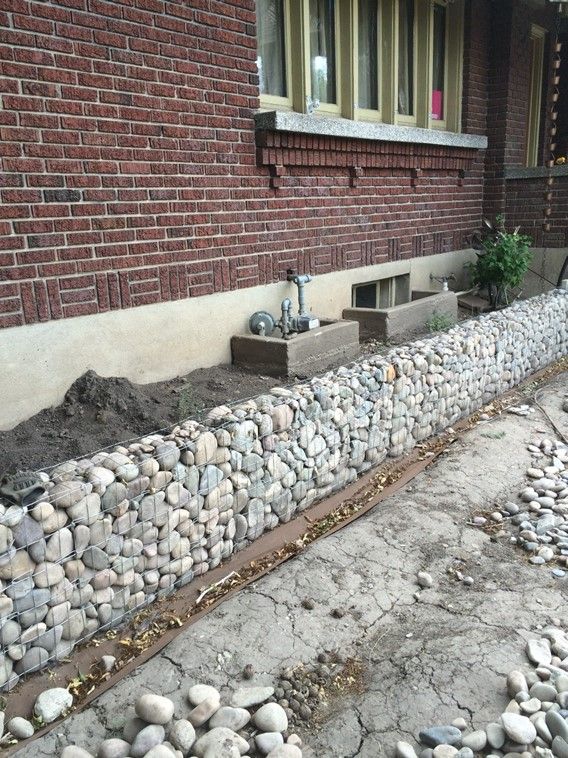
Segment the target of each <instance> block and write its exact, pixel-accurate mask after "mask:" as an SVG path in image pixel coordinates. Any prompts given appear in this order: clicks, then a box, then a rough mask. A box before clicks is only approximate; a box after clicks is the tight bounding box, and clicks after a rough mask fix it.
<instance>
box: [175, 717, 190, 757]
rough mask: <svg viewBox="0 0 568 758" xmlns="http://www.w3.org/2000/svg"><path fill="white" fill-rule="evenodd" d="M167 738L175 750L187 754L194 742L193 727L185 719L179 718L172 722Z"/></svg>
mask: <svg viewBox="0 0 568 758" xmlns="http://www.w3.org/2000/svg"><path fill="white" fill-rule="evenodd" d="M168 739H169V741H170V742H171V743H172V745H173V746H174V747H175V748H176V750H181V752H182V753H183V754H184V755H189V751H190V749H191V746H192V745H193V743H194V742H195V729H194V728H193V725H192V724H191V723H190V722H189V721H188V720H187V719H179V720H178V721H174V723H173V724H172V726H171V728H170V731H169V734H168Z"/></svg>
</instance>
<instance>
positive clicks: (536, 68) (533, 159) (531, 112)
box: [525, 24, 546, 167]
mask: <svg viewBox="0 0 568 758" xmlns="http://www.w3.org/2000/svg"><path fill="white" fill-rule="evenodd" d="M530 39H531V43H532V44H533V51H534V55H533V59H532V61H531V72H530V85H529V108H528V113H527V139H526V147H525V166H527V167H534V166H538V165H539V163H540V161H539V149H540V122H541V114H542V81H543V75H544V51H545V46H546V29H543V28H542V27H541V26H537V25H536V24H531V31H530ZM535 58H537V60H536V61H535Z"/></svg>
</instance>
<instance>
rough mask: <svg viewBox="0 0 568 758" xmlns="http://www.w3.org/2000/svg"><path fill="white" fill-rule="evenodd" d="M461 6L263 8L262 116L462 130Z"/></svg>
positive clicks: (267, 3)
mask: <svg viewBox="0 0 568 758" xmlns="http://www.w3.org/2000/svg"><path fill="white" fill-rule="evenodd" d="M464 4H465V0H453V2H448V0H257V29H258V58H257V60H258V68H259V80H260V104H261V107H262V108H266V109H269V110H274V109H275V108H277V109H288V110H295V111H298V112H300V113H312V112H313V113H314V115H315V116H330V115H332V116H342V117H344V118H349V119H363V120H368V121H381V122H383V123H387V124H396V123H399V124H403V125H414V124H415V125H417V126H420V127H424V128H439V129H450V130H453V131H459V128H460V117H461V72H462V56H463V8H464ZM449 30H451V34H449V33H448V32H449ZM316 101H317V102H316Z"/></svg>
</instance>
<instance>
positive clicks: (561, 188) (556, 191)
mask: <svg viewBox="0 0 568 758" xmlns="http://www.w3.org/2000/svg"><path fill="white" fill-rule="evenodd" d="M547 189H548V188H547V186H546V178H545V177H538V178H535V179H508V180H507V193H506V195H507V199H506V206H505V217H506V219H507V226H508V227H510V228H513V227H515V226H520V227H521V229H522V231H523V232H524V233H526V234H529V235H530V236H531V237H532V239H533V242H534V244H535V245H536V246H537V247H568V220H567V211H568V176H558V177H556V178H555V180H554V184H553V186H552V202H551V204H550V208H551V215H550V216H549V217H548V221H549V224H550V230H549V231H544V230H543V209H544V207H545V205H547V203H545V201H544V195H545V191H546V190H547Z"/></svg>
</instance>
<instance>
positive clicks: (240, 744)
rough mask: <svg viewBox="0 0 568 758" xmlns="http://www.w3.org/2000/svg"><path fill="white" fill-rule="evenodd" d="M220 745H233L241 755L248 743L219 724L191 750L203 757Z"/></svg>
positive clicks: (200, 757)
mask: <svg viewBox="0 0 568 758" xmlns="http://www.w3.org/2000/svg"><path fill="white" fill-rule="evenodd" d="M198 707H199V706H198ZM221 745H222V746H223V747H225V746H229V745H234V746H235V747H236V748H237V749H238V750H239V752H240V754H241V755H244V754H245V753H246V751H247V750H248V749H249V744H248V742H247V741H246V740H244V739H243V738H242V737H240V736H239V735H238V734H237V733H236V732H233V730H232V729H225V727H222V726H221V727H216V728H215V729H211V730H210V731H208V732H206V733H205V734H204V735H203V736H202V737H200V738H199V739H198V740H197V742H196V743H195V744H194V745H193V747H192V751H193V753H195V755H196V756H197V758H204V757H205V753H206V752H207V751H208V750H209V749H210V748H213V747H215V748H218V747H221ZM134 758H136V756H134Z"/></svg>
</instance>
